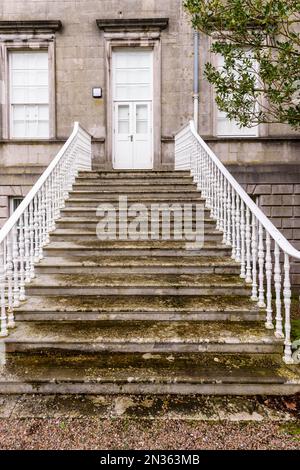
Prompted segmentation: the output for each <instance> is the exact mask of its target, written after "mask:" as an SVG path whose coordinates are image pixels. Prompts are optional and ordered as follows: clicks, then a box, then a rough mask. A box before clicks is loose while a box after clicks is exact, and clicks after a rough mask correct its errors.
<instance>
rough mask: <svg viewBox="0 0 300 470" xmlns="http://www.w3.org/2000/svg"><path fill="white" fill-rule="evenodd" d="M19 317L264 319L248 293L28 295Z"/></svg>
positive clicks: (84, 319) (20, 309)
mask: <svg viewBox="0 0 300 470" xmlns="http://www.w3.org/2000/svg"><path fill="white" fill-rule="evenodd" d="M15 317H16V320H17V321H80V322H81V321H108V320H112V321H116V320H119V321H146V320H148V321H154V320H155V321H263V320H264V318H265V312H264V311H263V310H259V309H258V308H257V306H256V305H255V304H254V303H253V302H251V301H250V300H249V299H247V298H245V297H230V296H220V297H201V296H195V297H192V296H182V297H177V296H163V297H159V296H141V295H137V296H80V295H74V296H64V297H63V296H53V297H45V296H43V297H29V298H28V300H27V301H26V302H25V303H23V304H22V305H21V307H19V308H18V309H16V310H15Z"/></svg>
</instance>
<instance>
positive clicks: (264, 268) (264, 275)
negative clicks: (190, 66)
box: [175, 121, 300, 364]
mask: <svg viewBox="0 0 300 470" xmlns="http://www.w3.org/2000/svg"><path fill="white" fill-rule="evenodd" d="M175 169H176V170H184V169H189V170H190V171H191V174H192V175H193V178H194V181H195V182H196V183H197V186H198V189H199V190H200V191H201V192H202V195H203V197H204V199H205V201H206V207H207V208H209V209H210V210H211V216H212V217H213V218H214V219H215V220H216V224H217V228H218V229H219V230H221V231H222V232H223V243H225V244H226V245H229V246H231V247H232V258H233V259H235V260H236V261H237V262H239V263H240V265H241V274H240V276H241V278H243V279H245V282H246V283H249V284H251V285H252V289H251V299H252V300H253V301H254V302H257V304H258V306H259V307H260V308H264V309H266V323H265V326H266V328H268V329H273V328H274V324H275V336H276V337H277V338H284V345H285V348H284V358H283V359H284V361H285V362H286V363H287V364H291V363H293V358H292V347H291V320H290V309H291V282H290V259H291V258H293V259H298V260H299V259H300V251H298V250H296V249H295V248H294V247H293V246H292V245H291V244H290V243H289V242H288V240H287V239H286V238H285V237H284V236H283V235H282V234H281V233H280V232H279V230H278V229H277V228H276V227H275V226H274V225H273V224H272V222H271V221H270V220H269V219H268V218H267V217H266V216H265V214H264V213H263V212H262V211H261V210H260V209H259V207H258V206H257V205H256V204H255V203H254V202H253V201H252V199H251V198H250V197H249V196H248V194H247V193H246V192H245V191H244V190H243V188H242V187H241V186H240V185H239V184H238V182H237V181H236V180H235V179H234V178H233V176H232V175H231V174H230V173H229V171H228V170H227V169H226V168H225V166H224V165H223V164H222V163H221V162H220V160H219V159H218V158H217V157H216V155H215V154H214V152H213V151H212V150H211V149H210V148H209V147H208V146H207V145H206V143H205V142H204V141H203V139H201V137H200V136H199V134H198V133H197V131H196V130H195V125H194V123H193V122H192V121H191V122H190V123H189V125H188V126H186V127H185V128H184V129H183V130H181V131H180V132H179V133H178V134H177V135H176V138H175ZM282 263H283V264H282ZM282 266H283V273H281V271H282ZM282 274H283V276H282ZM282 277H283V279H282ZM273 294H274V300H275V315H273V305H274V304H273ZM282 304H283V306H284V309H282ZM274 316H275V318H274Z"/></svg>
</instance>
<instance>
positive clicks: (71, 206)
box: [60, 199, 210, 221]
mask: <svg viewBox="0 0 300 470" xmlns="http://www.w3.org/2000/svg"><path fill="white" fill-rule="evenodd" d="M106 202H109V201H106ZM159 203H161V204H164V202H163V201H159ZM165 203H166V202H165ZM131 204H134V201H128V208H129V207H130V205H131ZM143 204H145V206H146V207H147V209H148V211H149V219H150V215H151V213H150V210H151V204H156V202H153V201H152V202H149V201H148V202H147V201H143ZM166 204H169V205H171V204H173V203H170V202H167V203H166ZM196 204H198V203H193V206H192V215H193V217H195V215H196V207H195V206H196ZM99 205H100V201H97V203H95V202H93V203H91V202H90V205H89V204H87V203H82V201H78V202H77V203H74V199H73V201H72V202H70V201H69V200H67V201H66V207H64V208H63V209H61V210H60V215H61V217H63V218H64V217H80V218H82V217H91V218H95V217H96V213H97V208H98V206H99ZM199 205H200V209H201V211H202V207H203V204H202V202H200V203H199ZM112 211H113V212H114V213H115V214H116V216H117V219H118V218H119V202H118V201H114V208H113V209H110V208H108V209H107V213H110V212H112ZM171 213H172V212H171ZM200 215H201V214H200ZM203 215H204V218H205V219H208V218H209V217H210V210H209V209H204V211H203ZM171 218H173V217H171ZM132 219H133V216H132V217H130V216H129V215H128V220H129V221H130V220H132ZM98 221H99V220H98Z"/></svg>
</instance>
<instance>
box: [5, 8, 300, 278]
mask: <svg viewBox="0 0 300 470" xmlns="http://www.w3.org/2000/svg"><path fill="white" fill-rule="evenodd" d="M209 50H210V43H209V39H208V38H206V37H204V36H203V35H200V37H199V102H198V114H199V122H198V130H199V133H200V135H201V136H202V137H203V138H204V139H205V140H206V142H207V143H208V144H209V145H210V146H211V147H212V148H213V150H214V151H215V152H216V154H217V155H218V156H219V158H220V159H221V160H222V161H223V162H224V163H225V164H226V165H228V167H229V168H230V169H231V170H232V172H233V173H234V175H236V177H237V179H238V180H239V181H240V182H241V183H242V184H243V185H244V186H245V187H246V188H247V191H248V192H249V193H250V194H253V196H254V197H255V198H256V200H257V202H258V203H259V204H260V205H261V207H262V208H263V209H264V210H265V211H266V213H267V215H268V216H270V217H271V219H272V220H273V221H274V222H275V223H276V225H277V226H278V228H280V229H282V231H283V233H284V235H285V236H287V238H288V239H289V240H290V241H292V242H293V243H294V244H295V246H296V247H297V248H300V165H299V148H300V147H299V134H298V133H297V132H295V131H293V130H292V129H290V128H289V127H288V126H285V125H277V124H276V125H275V124H274V125H269V124H268V125H260V126H258V127H256V128H254V129H239V128H238V126H237V125H235V123H232V122H229V121H228V120H227V119H226V116H225V115H223V114H222V113H220V112H219V111H218V109H217V107H216V105H215V101H214V92H213V90H212V89H211V87H210V85H209V84H208V82H207V81H206V80H205V77H204V75H203V68H204V64H205V62H206V61H207V60H213V61H214V62H215V63H216V60H217V59H216V58H215V57H210V52H209ZM193 72H194V33H193V30H192V28H191V23H190V18H189V17H188V15H187V14H186V12H185V11H184V8H183V6H182V0H60V1H58V0H51V1H49V0H26V1H19V0H14V1H11V0H2V2H1V3H0V81H1V87H0V92H1V100H0V101H1V109H0V111H1V112H0V119H1V121H0V191H1V192H0V220H1V224H3V222H4V221H5V220H6V218H7V217H8V215H9V214H10V213H11V211H12V210H13V209H14V207H16V205H17V204H18V201H19V200H20V199H21V198H22V197H23V196H24V195H25V194H26V193H27V191H28V190H29V188H30V187H31V185H32V184H33V182H34V181H35V180H36V179H37V177H38V176H39V175H40V174H41V172H42V171H43V169H44V168H45V167H46V166H47V165H48V164H49V162H50V161H51V159H52V158H53V157H54V155H55V154H56V153H57V151H58V150H59V148H60V147H61V146H62V144H63V142H64V141H65V140H66V139H67V137H68V136H69V135H70V133H71V129H72V126H73V123H74V121H79V122H80V123H81V125H82V126H83V127H84V128H86V130H87V131H88V132H90V133H91V135H92V136H93V166H94V168H95V169H99V170H101V169H113V168H114V169H120V168H124V169H135V168H140V169H143V168H144V169H146V168H147V169H152V168H153V169H172V168H173V167H174V135H175V134H176V132H177V131H178V130H179V129H180V128H181V127H182V126H184V125H185V124H186V123H187V121H188V120H190V119H192V118H193V113H194V96H193V95H194V84H193V76H194V73H193ZM299 277H300V275H299Z"/></svg>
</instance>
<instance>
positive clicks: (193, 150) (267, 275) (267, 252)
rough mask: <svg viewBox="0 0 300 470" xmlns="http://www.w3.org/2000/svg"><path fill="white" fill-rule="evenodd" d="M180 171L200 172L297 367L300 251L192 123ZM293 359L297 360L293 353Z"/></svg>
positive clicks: (228, 238)
mask: <svg viewBox="0 0 300 470" xmlns="http://www.w3.org/2000/svg"><path fill="white" fill-rule="evenodd" d="M191 154H192V155H193V158H192V159H190V157H189V155H191ZM175 169H176V170H190V171H191V174H192V175H193V176H194V175H195V174H196V173H197V187H198V189H199V191H201V193H202V196H203V198H204V199H205V205H206V207H207V208H209V209H210V211H211V215H212V217H213V218H214V219H215V220H216V226H217V228H218V229H219V230H220V231H222V232H223V243H224V244H226V245H228V246H231V248H232V258H233V259H235V260H236V261H237V262H239V263H240V266H241V271H240V276H241V278H243V279H244V280H245V282H246V283H248V284H251V290H250V297H251V299H252V300H253V301H254V302H257V305H258V307H259V308H261V309H265V311H266V321H265V326H266V328H268V329H273V328H274V327H275V330H274V334H275V336H276V337H277V338H284V357H283V359H284V361H285V362H286V363H289V364H290V363H292V362H293V358H292V348H291V338H290V335H291V320H290V308H291V281H290V260H291V259H294V260H300V251H298V250H296V249H295V248H294V247H293V246H292V245H291V244H290V243H289V242H288V240H287V239H286V238H285V237H284V236H283V235H282V234H281V233H280V231H279V230H278V229H277V228H276V227H275V226H274V225H273V224H272V222H271V221H270V220H269V219H268V218H267V217H266V216H265V214H264V213H263V212H262V211H261V210H260V208H259V207H258V206H257V205H256V204H255V202H254V201H253V200H252V199H251V198H250V197H249V196H248V194H247V193H246V192H245V191H244V189H243V188H242V187H241V186H240V185H239V184H238V182H237V181H236V180H235V179H234V177H233V176H232V175H231V174H230V173H229V171H228V170H227V169H226V168H225V166H224V165H223V164H222V163H221V161H220V160H219V159H218V158H217V156H216V155H215V154H214V152H213V151H212V150H211V149H210V148H209V147H208V145H207V144H206V143H205V142H204V141H203V139H202V138H201V137H200V136H199V134H198V133H197V132H196V130H195V125H194V123H193V122H192V121H191V122H190V123H189V124H188V125H187V126H186V127H185V128H183V129H182V130H181V131H180V132H179V133H178V134H177V135H176V138H175ZM0 279H1V277H0ZM273 307H274V308H275V313H274V315H273ZM293 357H298V356H297V355H296V354H295V353H294V355H293Z"/></svg>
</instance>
